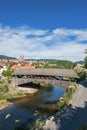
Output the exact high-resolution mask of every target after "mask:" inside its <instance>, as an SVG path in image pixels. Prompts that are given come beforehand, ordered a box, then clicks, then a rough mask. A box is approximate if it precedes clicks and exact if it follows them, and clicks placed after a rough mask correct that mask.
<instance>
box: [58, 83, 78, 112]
mask: <svg viewBox="0 0 87 130" xmlns="http://www.w3.org/2000/svg"><path fill="white" fill-rule="evenodd" d="M75 91H76V85H75V84H72V85H70V86H68V87H67V89H66V93H65V94H64V96H63V97H61V98H60V100H59V101H58V102H57V106H58V110H60V109H61V108H63V107H64V106H65V105H68V104H69V103H70V101H71V100H72V97H73V94H74V92H75Z"/></svg>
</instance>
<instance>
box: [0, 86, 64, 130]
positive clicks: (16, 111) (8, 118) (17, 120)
mask: <svg viewBox="0 0 87 130" xmlns="http://www.w3.org/2000/svg"><path fill="white" fill-rule="evenodd" d="M64 93H65V89H64V88H61V87H58V86H50V87H42V88H41V89H40V90H39V91H38V92H37V93H36V94H34V95H26V96H25V97H22V98H18V99H15V100H11V102H12V103H13V104H11V105H9V106H8V107H7V108H5V109H3V110H1V111H0V130H14V128H15V127H16V126H21V125H22V126H24V125H26V124H28V123H30V124H32V123H33V122H34V121H35V120H36V119H38V118H39V119H45V118H46V117H47V116H49V115H50V114H52V113H53V112H54V111H55V104H56V101H58V100H59V98H60V97H61V96H62V95H63V94H64Z"/></svg>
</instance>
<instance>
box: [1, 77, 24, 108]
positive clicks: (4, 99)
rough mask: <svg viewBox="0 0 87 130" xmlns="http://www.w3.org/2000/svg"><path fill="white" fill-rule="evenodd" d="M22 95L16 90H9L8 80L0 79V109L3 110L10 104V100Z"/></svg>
mask: <svg viewBox="0 0 87 130" xmlns="http://www.w3.org/2000/svg"><path fill="white" fill-rule="evenodd" d="M22 96H24V94H23V93H20V92H18V91H17V88H16V87H15V88H11V86H10V79H9V78H5V79H0V108H1V109H2V108H4V107H5V106H7V105H8V104H9V103H10V102H9V100H10V99H12V98H17V97H22Z"/></svg>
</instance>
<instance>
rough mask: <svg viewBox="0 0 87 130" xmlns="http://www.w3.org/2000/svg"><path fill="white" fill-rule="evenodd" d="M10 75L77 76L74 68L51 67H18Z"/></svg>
mask: <svg viewBox="0 0 87 130" xmlns="http://www.w3.org/2000/svg"><path fill="white" fill-rule="evenodd" d="M12 75H44V76H63V77H73V78H79V77H78V75H77V73H76V72H75V71H74V70H68V69H51V68H34V69H32V68H30V69H18V70H16V71H15V72H14V73H13V74H12Z"/></svg>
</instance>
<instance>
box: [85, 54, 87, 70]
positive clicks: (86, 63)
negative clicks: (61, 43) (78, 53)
mask: <svg viewBox="0 0 87 130" xmlns="http://www.w3.org/2000/svg"><path fill="white" fill-rule="evenodd" d="M84 62H85V63H84V67H85V68H86V69H87V56H86V57H85V59H84Z"/></svg>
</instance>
